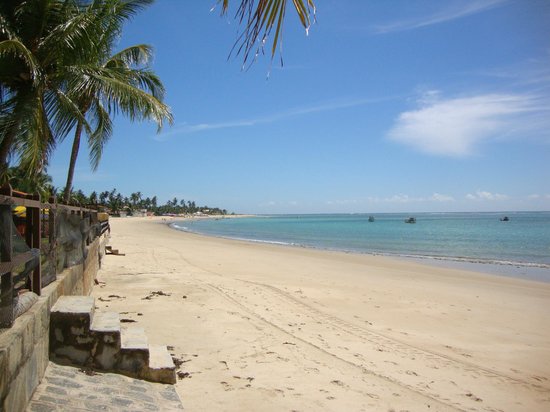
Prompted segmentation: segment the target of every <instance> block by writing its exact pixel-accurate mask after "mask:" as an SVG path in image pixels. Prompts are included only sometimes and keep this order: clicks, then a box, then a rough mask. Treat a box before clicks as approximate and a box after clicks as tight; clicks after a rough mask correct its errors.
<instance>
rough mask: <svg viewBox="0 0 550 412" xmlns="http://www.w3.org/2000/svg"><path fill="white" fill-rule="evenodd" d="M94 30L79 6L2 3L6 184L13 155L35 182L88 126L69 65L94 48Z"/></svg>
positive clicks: (1, 122)
mask: <svg viewBox="0 0 550 412" xmlns="http://www.w3.org/2000/svg"><path fill="white" fill-rule="evenodd" d="M89 24H90V21H89V19H88V18H87V16H85V15H82V14H81V13H79V7H78V4H77V2H74V1H61V0H35V1H22V0H3V1H2V2H0V178H1V179H2V181H5V180H6V171H7V168H8V159H9V157H10V155H13V154H17V155H18V156H19V157H20V161H21V166H22V167H23V168H24V169H25V170H26V172H27V174H28V175H29V176H32V175H33V174H36V173H40V171H41V170H43V168H44V166H45V165H46V163H47V159H48V155H49V154H50V153H51V151H52V150H53V148H54V147H55V143H56V141H57V140H58V139H60V138H62V137H63V136H65V135H66V134H67V133H68V132H69V130H70V129H71V128H72V127H73V126H74V125H75V122H76V120H77V119H80V120H83V119H81V116H80V114H79V112H78V110H77V107H76V106H75V105H74V104H73V102H71V100H70V99H69V98H68V97H67V93H66V90H65V89H64V87H65V83H64V80H65V73H66V72H65V70H66V68H67V67H68V66H69V63H70V62H71V61H73V60H74V58H76V56H77V55H78V54H79V53H80V51H81V50H83V49H86V48H87V47H90V46H91V39H90V38H89V36H88V35H87V28H88V27H89ZM83 126H84V127H85V128H88V125H87V123H86V122H85V121H83Z"/></svg>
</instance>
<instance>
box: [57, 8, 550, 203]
mask: <svg viewBox="0 0 550 412" xmlns="http://www.w3.org/2000/svg"><path fill="white" fill-rule="evenodd" d="M237 2H238V1H237V0H233V2H232V5H233V7H236V5H237ZM215 3H216V2H215V0H209V1H192V2H191V1H179V0H157V1H156V3H155V4H154V5H153V6H152V7H149V8H148V9H147V10H145V11H144V12H142V13H141V14H140V15H139V16H137V17H136V18H135V19H134V20H133V21H132V22H131V23H130V24H129V25H128V26H127V27H126V29H125V32H124V36H123V37H122V39H121V41H120V47H121V48H122V47H125V46H127V45H130V44H138V43H148V44H151V45H153V46H154V48H155V61H154V69H155V71H156V72H157V73H158V74H159V75H160V77H161V78H162V80H163V82H164V84H165V86H166V89H167V96H166V102H167V103H168V104H169V105H170V106H171V108H172V111H173V114H174V117H175V124H174V126H173V127H166V128H165V129H163V131H162V132H161V133H160V134H156V126H155V125H154V124H151V123H133V124H132V123H129V122H128V121H126V120H125V119H124V118H122V117H117V119H116V122H115V131H114V136H113V138H112V140H111V141H110V142H109V143H108V145H107V147H106V149H105V153H104V156H103V159H102V162H101V164H100V166H99V169H98V170H97V172H95V173H92V172H91V170H90V168H89V162H88V159H87V153H86V150H87V148H85V147H84V148H82V150H81V154H80V158H79V161H78V164H77V170H76V174H75V186H76V187H77V188H80V189H82V190H84V191H85V192H87V193H89V192H91V191H92V190H96V191H102V190H109V189H112V188H117V189H118V190H119V191H121V192H122V193H124V194H126V195H127V196H128V195H129V194H130V193H132V192H136V191H140V192H142V194H143V195H144V196H153V195H157V196H158V197H159V200H161V201H165V200H167V199H171V198H173V197H177V198H178V199H182V198H183V199H186V200H195V201H196V202H197V203H198V204H201V205H203V204H207V205H210V206H219V207H222V208H226V209H228V210H230V211H234V212H239V213H319V212H330V213H336V212H365V213H369V212H414V211H502V210H550V2H548V1H544V0H541V1H537V0H530V1H525V0H517V1H514V0H460V1H454V0H448V1H381V0H368V1H367V0H365V1H363V0H361V1H359V0H339V1H336V0H326V1H321V0H318V1H317V23H316V24H314V25H313V26H312V27H311V29H310V31H309V35H308V36H306V35H305V32H304V30H303V29H302V28H301V26H300V25H299V22H298V20H297V18H296V17H295V16H294V14H293V10H290V9H289V10H288V13H287V19H286V26H285V32H284V38H283V45H282V48H283V51H282V57H283V60H284V66H283V68H281V67H280V64H279V57H278V56H277V57H276V58H275V59H274V61H273V63H271V61H270V58H269V56H263V57H260V58H259V59H258V61H257V62H256V63H255V64H254V65H253V66H252V67H251V68H250V69H249V70H247V71H243V70H241V65H242V59H241V58H240V57H235V58H230V59H228V54H229V51H230V50H231V47H232V45H233V43H234V41H235V39H236V36H237V33H238V30H239V26H238V24H237V23H236V22H235V21H234V20H233V19H232V14H231V13H230V15H229V16H225V17H220V13H219V9H215V10H214V11H211V8H212V6H213V5H215ZM233 11H234V10H233ZM69 150H70V139H67V141H66V142H64V143H63V144H61V145H60V146H59V147H58V150H57V151H56V153H55V156H54V158H53V159H52V161H51V163H50V167H49V169H48V172H49V173H50V174H51V175H52V176H53V178H54V184H55V185H56V186H63V184H64V181H65V170H66V168H67V164H68V158H69Z"/></svg>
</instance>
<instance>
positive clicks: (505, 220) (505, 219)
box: [500, 216, 510, 222]
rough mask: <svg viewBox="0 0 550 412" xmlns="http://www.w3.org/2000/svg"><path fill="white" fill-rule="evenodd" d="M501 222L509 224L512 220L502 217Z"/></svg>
mask: <svg viewBox="0 0 550 412" xmlns="http://www.w3.org/2000/svg"><path fill="white" fill-rule="evenodd" d="M500 221H501V222H509V221H510V218H509V217H508V216H504V217H501V218H500Z"/></svg>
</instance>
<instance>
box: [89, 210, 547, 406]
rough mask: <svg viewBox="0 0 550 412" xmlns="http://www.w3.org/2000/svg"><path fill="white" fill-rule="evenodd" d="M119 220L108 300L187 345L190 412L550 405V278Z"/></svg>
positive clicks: (163, 338) (184, 382) (106, 272)
mask: <svg viewBox="0 0 550 412" xmlns="http://www.w3.org/2000/svg"><path fill="white" fill-rule="evenodd" d="M111 228H112V233H111V240H110V244H111V245H112V247H113V248H114V249H119V251H120V253H125V256H112V255H107V256H105V257H104V259H103V264H102V269H101V270H100V272H99V275H98V280H99V281H100V284H99V286H96V287H95V288H94V290H93V295H94V296H95V297H96V301H97V306H98V307H99V308H100V309H104V310H105V309H106V310H116V311H119V312H121V313H122V315H121V318H123V320H124V321H125V322H128V323H127V324H133V325H140V326H143V327H144V328H145V329H146V331H147V334H148V337H149V341H150V343H153V344H165V345H169V346H171V347H172V348H170V349H171V353H172V354H173V355H174V356H175V357H176V358H178V359H180V360H181V361H182V362H183V363H182V364H181V367H180V368H181V369H180V372H181V373H180V374H181V376H182V378H181V379H178V383H177V386H176V389H177V392H178V393H179V395H180V397H181V399H182V402H183V404H184V407H185V408H186V409H187V410H190V411H223V410H225V411H253V410H260V411H262V412H267V411H293V410H295V411H317V410H323V411H396V412H397V411H404V410H406V411H428V410H429V411H457V410H460V411H549V410H550V284H547V283H537V282H531V281H524V280H516V279H512V278H506V277H498V276H492V275H485V274H477V273H473V272H466V271H459V270H453V269H444V268H439V267H433V266H424V265H420V264H416V263H411V262H407V261H401V260H394V259H390V258H386V257H378V256H368V255H355V254H346V253H336V252H327V251H317V250H309V249H303V248H292V247H284V246H275V245H265V244H256V243H247V242H240V241H232V240H224V239H217V238H209V237H204V236H199V235H194V234H189V233H183V232H178V231H176V230H173V229H171V228H169V227H168V226H166V225H164V224H162V219H160V218H126V219H111ZM151 292H163V293H164V294H162V293H161V294H152V293H151ZM132 321H135V323H130V322H132Z"/></svg>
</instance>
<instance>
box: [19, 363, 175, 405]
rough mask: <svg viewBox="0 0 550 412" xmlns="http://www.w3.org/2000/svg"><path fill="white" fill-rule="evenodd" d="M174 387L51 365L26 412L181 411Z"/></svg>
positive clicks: (111, 374)
mask: <svg viewBox="0 0 550 412" xmlns="http://www.w3.org/2000/svg"><path fill="white" fill-rule="evenodd" d="M181 410H183V406H182V404H181V401H180V398H179V396H178V394H177V393H176V390H175V388H174V386H172V385H163V384H160V383H151V382H147V381H142V380H139V379H132V378H128V377H126V376H123V375H118V374H115V373H86V372H84V371H82V370H81V369H79V368H76V367H71V366H60V365H57V364H55V363H53V362H50V363H49V365H48V369H46V375H45V376H44V379H43V380H42V382H41V383H40V385H39V386H38V388H37V389H36V391H35V393H34V394H33V397H32V399H31V402H30V403H29V405H28V407H27V412H46V411H47V412H49V411H71V412H72V411H75V412H76V411H94V412H95V411H117V412H119V411H120V412H125V411H128V412H130V411H131V412H141V411H163V412H164V411H181Z"/></svg>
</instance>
